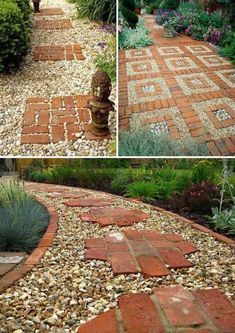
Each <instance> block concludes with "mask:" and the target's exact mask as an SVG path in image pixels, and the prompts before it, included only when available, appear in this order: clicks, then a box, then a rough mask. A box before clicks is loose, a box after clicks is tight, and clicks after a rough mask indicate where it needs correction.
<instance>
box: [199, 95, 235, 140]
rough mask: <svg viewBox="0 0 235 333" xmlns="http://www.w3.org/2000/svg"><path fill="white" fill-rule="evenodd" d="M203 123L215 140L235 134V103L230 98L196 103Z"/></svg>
mask: <svg viewBox="0 0 235 333" xmlns="http://www.w3.org/2000/svg"><path fill="white" fill-rule="evenodd" d="M193 108H194V109H195V110H196V111H197V112H198V115H199V117H200V118H201V121H202V122H204V123H205V124H206V125H207V129H208V130H209V132H210V134H211V136H212V138H213V139H218V138H224V137H226V136H228V135H234V133H235V102H234V101H233V100H232V99H231V98H229V97H224V98H217V99H213V100H209V101H204V102H199V103H194V104H193Z"/></svg>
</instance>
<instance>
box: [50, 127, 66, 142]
mask: <svg viewBox="0 0 235 333" xmlns="http://www.w3.org/2000/svg"><path fill="white" fill-rule="evenodd" d="M64 139H65V136H64V126H62V125H61V126H60V125H52V142H54V143H56V142H60V141H64Z"/></svg>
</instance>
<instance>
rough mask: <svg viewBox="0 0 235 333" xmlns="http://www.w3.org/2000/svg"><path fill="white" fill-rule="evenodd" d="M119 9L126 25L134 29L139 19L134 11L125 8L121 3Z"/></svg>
mask: <svg viewBox="0 0 235 333" xmlns="http://www.w3.org/2000/svg"><path fill="white" fill-rule="evenodd" d="M120 11H121V14H122V16H123V18H124V20H125V21H126V22H127V24H128V26H129V27H130V28H132V29H135V28H136V25H137V23H138V21H139V18H138V15H137V14H136V13H135V12H132V11H131V10H130V9H128V8H126V7H125V6H124V5H123V4H122V5H121V6H120Z"/></svg>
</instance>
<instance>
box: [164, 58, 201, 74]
mask: <svg viewBox="0 0 235 333" xmlns="http://www.w3.org/2000/svg"><path fill="white" fill-rule="evenodd" d="M165 62H166V64H167V66H168V68H169V69H170V70H172V71H177V70H182V69H193V68H197V67H198V66H197V65H196V64H195V62H193V61H192V60H191V59H190V58H189V57H183V58H167V59H165Z"/></svg>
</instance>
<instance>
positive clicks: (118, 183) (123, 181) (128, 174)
mask: <svg viewBox="0 0 235 333" xmlns="http://www.w3.org/2000/svg"><path fill="white" fill-rule="evenodd" d="M131 180H132V171H131V169H121V170H118V171H117V174H116V176H115V178H114V179H113V180H112V181H111V183H110V191H111V192H112V193H115V194H120V195H123V194H124V193H125V192H126V188H127V186H128V184H129V183H130V182H131Z"/></svg>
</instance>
